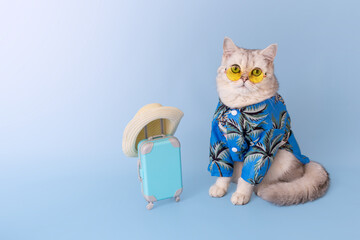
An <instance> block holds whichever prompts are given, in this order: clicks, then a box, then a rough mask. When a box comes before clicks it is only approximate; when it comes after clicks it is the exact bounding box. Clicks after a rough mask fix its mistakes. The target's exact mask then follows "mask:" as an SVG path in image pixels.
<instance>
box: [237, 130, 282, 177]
mask: <svg viewBox="0 0 360 240" xmlns="http://www.w3.org/2000/svg"><path fill="white" fill-rule="evenodd" d="M282 138H283V135H282V134H279V135H277V136H275V137H274V129H270V130H269V131H268V132H266V135H265V136H264V139H263V142H257V143H256V144H255V145H254V146H253V147H252V148H251V150H250V151H249V152H247V153H246V155H245V163H244V164H247V163H248V162H250V161H256V163H255V165H254V171H255V173H256V174H255V177H256V175H258V174H259V172H260V169H261V168H263V167H264V166H265V165H266V171H265V172H267V171H268V170H269V167H270V164H271V163H272V161H273V159H274V154H275V153H276V151H277V149H278V148H279V147H280V146H281V145H282V144H283V143H282ZM257 178H259V177H257ZM255 180H258V179H254V181H255Z"/></svg>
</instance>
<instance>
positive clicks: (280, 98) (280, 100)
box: [275, 93, 285, 104]
mask: <svg viewBox="0 0 360 240" xmlns="http://www.w3.org/2000/svg"><path fill="white" fill-rule="evenodd" d="M278 102H281V103H282V104H285V102H284V99H283V98H282V97H281V96H280V94H278V93H277V94H276V95H275V103H278Z"/></svg>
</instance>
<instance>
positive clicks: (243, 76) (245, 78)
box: [241, 75, 249, 83]
mask: <svg viewBox="0 0 360 240" xmlns="http://www.w3.org/2000/svg"><path fill="white" fill-rule="evenodd" d="M241 80H243V82H244V83H245V82H246V81H247V80H249V76H247V75H242V76H241Z"/></svg>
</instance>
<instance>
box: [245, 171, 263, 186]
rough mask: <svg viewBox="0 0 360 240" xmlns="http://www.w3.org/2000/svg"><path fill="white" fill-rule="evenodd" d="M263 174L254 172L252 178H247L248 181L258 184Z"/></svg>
mask: <svg viewBox="0 0 360 240" xmlns="http://www.w3.org/2000/svg"><path fill="white" fill-rule="evenodd" d="M263 178H264V176H261V175H260V174H259V173H255V176H254V178H249V179H248V181H249V182H250V183H251V184H252V185H255V184H259V183H260V182H261V181H262V180H263Z"/></svg>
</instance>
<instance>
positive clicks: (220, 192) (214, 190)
mask: <svg viewBox="0 0 360 240" xmlns="http://www.w3.org/2000/svg"><path fill="white" fill-rule="evenodd" d="M225 194H226V189H225V188H222V187H220V186H218V185H216V184H214V185H212V186H211V187H210V189H209V195H210V196H211V197H223V196H224V195H225Z"/></svg>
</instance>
